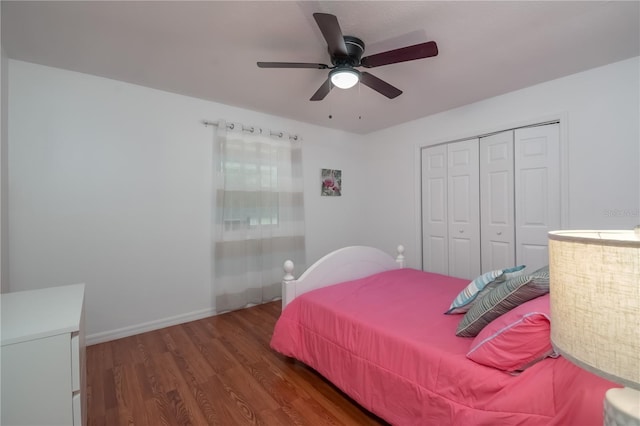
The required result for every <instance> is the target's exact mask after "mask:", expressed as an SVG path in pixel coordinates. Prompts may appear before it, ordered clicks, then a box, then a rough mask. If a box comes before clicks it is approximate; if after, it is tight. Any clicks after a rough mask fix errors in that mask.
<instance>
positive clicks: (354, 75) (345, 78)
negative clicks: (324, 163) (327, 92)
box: [330, 69, 360, 89]
mask: <svg viewBox="0 0 640 426" xmlns="http://www.w3.org/2000/svg"><path fill="white" fill-rule="evenodd" d="M330 76H331V83H332V84H333V85H334V86H336V87H338V88H340V89H350V88H352V87H353V86H355V85H356V84H357V83H358V81H359V80H360V73H359V72H358V71H356V70H354V69H335V70H333V71H331V74H330Z"/></svg>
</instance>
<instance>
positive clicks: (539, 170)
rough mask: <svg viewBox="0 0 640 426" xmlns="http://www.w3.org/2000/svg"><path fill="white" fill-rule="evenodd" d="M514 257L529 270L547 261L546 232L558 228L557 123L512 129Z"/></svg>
mask: <svg viewBox="0 0 640 426" xmlns="http://www.w3.org/2000/svg"><path fill="white" fill-rule="evenodd" d="M515 190H516V258H517V261H518V263H519V264H525V265H527V270H529V271H532V270H534V269H537V268H540V267H541V266H544V265H548V264H549V251H548V247H547V244H548V238H547V233H548V232H549V231H551V230H554V229H559V228H560V135H559V125H558V124H548V125H544V126H536V127H527V128H523V129H516V130H515Z"/></svg>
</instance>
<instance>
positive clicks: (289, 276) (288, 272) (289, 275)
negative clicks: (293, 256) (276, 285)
mask: <svg viewBox="0 0 640 426" xmlns="http://www.w3.org/2000/svg"><path fill="white" fill-rule="evenodd" d="M283 268H284V272H285V274H284V278H283V280H284V281H293V280H295V277H294V276H293V262H292V261H290V260H287V261H285V262H284V265H283Z"/></svg>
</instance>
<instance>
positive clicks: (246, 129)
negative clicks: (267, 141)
mask: <svg viewBox="0 0 640 426" xmlns="http://www.w3.org/2000/svg"><path fill="white" fill-rule="evenodd" d="M202 124H204V126H205V127H208V126H214V127H218V122H217V121H211V120H202ZM235 127H236V126H235V124H234V123H227V129H233V128H235ZM256 130H258V131H259V133H262V128H260V127H258V128H255V127H253V126H251V127H245V126H244V125H243V126H242V131H244V132H250V133H254V132H255V131H256ZM270 134H271V136H278V137H280V138H281V137H283V136H284V132H270ZM289 139H293V140H294V141H297V140H298V135H290V136H289Z"/></svg>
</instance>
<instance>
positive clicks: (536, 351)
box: [467, 293, 557, 372]
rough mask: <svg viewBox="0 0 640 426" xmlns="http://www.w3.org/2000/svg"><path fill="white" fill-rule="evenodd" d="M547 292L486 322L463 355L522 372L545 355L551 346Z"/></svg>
mask: <svg viewBox="0 0 640 426" xmlns="http://www.w3.org/2000/svg"><path fill="white" fill-rule="evenodd" d="M549 317H550V315H549V294H548V293H547V294H545V295H544V296H540V297H537V298H535V299H532V300H530V301H528V302H525V303H523V304H522V305H520V306H517V307H515V308H514V309H512V310H510V311H509V312H506V313H505V314H503V315H501V316H499V317H498V318H496V319H495V320H493V321H492V322H490V323H489V324H488V325H487V326H486V327H485V328H483V329H482V330H481V331H480V333H479V334H478V335H477V336H476V337H475V339H474V340H473V342H472V344H471V349H470V350H469V353H467V358H469V359H471V360H473V361H475V362H477V363H479V364H483V365H486V366H488V367H493V368H497V369H499V370H504V371H510V372H511V371H522V370H524V369H525V368H527V367H529V366H530V365H533V364H534V363H536V362H537V361H540V360H542V359H544V358H546V357H548V356H554V357H555V356H557V354H556V353H555V351H554V350H553V348H552V347H551V337H550V331H551V326H550V325H551V323H550V320H549Z"/></svg>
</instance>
